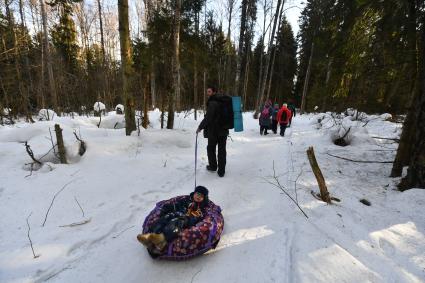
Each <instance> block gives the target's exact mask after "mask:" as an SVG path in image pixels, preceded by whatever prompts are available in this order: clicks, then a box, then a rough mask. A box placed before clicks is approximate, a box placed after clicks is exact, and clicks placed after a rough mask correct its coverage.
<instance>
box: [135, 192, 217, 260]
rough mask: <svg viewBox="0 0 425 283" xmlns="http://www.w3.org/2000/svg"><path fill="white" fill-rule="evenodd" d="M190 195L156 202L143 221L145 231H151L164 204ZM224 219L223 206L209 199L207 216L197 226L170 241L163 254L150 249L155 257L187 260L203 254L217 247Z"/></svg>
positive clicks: (206, 208) (185, 230)
mask: <svg viewBox="0 0 425 283" xmlns="http://www.w3.org/2000/svg"><path fill="white" fill-rule="evenodd" d="M184 198H189V196H178V197H174V198H171V199H169V200H163V201H160V202H158V203H157V204H156V206H155V208H154V209H153V210H152V211H151V212H150V213H149V215H148V216H147V217H146V219H145V221H144V223H143V233H149V231H150V229H149V228H150V227H151V226H152V225H153V224H154V223H155V222H156V221H157V220H158V219H159V216H160V212H161V207H162V206H163V205H164V204H168V203H173V202H176V201H179V200H182V199H184ZM223 227H224V219H223V215H222V214H221V208H220V206H218V205H215V204H214V203H213V202H212V201H210V200H209V201H208V205H207V206H206V207H205V217H204V219H203V220H202V221H200V222H198V223H197V224H196V225H195V226H192V227H189V228H187V229H184V230H183V231H181V232H180V234H179V236H178V237H177V238H176V239H174V240H173V241H172V242H170V243H168V245H167V247H166V248H165V249H164V252H163V254H160V255H157V254H154V253H152V251H150V250H149V249H148V252H149V254H150V255H151V256H152V257H153V258H158V259H167V260H186V259H189V258H192V257H195V256H197V255H201V254H203V253H205V252H207V251H208V250H210V249H215V247H216V246H217V244H218V242H219V241H220V236H221V233H222V232H223Z"/></svg>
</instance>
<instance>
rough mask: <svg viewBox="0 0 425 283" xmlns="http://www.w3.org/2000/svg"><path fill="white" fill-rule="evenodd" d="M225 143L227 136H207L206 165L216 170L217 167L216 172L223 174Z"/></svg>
mask: <svg viewBox="0 0 425 283" xmlns="http://www.w3.org/2000/svg"><path fill="white" fill-rule="evenodd" d="M226 141H227V136H209V137H208V145H207V153H208V163H209V165H210V167H211V168H213V169H216V168H217V165H218V171H219V172H220V171H221V172H224V171H225V168H226ZM217 145H218V164H217V157H216V150H215V149H216V147H217Z"/></svg>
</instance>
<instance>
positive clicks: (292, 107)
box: [288, 103, 296, 117]
mask: <svg viewBox="0 0 425 283" xmlns="http://www.w3.org/2000/svg"><path fill="white" fill-rule="evenodd" d="M288 109H289V110H291V113H292V117H295V114H296V113H295V106H294V104H291V103H289V104H288Z"/></svg>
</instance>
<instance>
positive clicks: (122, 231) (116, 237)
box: [112, 225, 135, 239]
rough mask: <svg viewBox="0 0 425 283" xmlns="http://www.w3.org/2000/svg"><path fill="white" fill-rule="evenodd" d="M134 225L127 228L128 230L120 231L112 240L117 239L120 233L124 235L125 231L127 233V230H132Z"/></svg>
mask: <svg viewBox="0 0 425 283" xmlns="http://www.w3.org/2000/svg"><path fill="white" fill-rule="evenodd" d="M134 226H135V225H133V226H130V227H128V228H125V229H124V230H122V231H121V232H119V233H118V234H116V235H115V236H113V237H112V238H114V239H115V238H118V237H119V236H120V235H121V234H122V233H124V232H125V231H127V230H129V229H131V228H133V227H134Z"/></svg>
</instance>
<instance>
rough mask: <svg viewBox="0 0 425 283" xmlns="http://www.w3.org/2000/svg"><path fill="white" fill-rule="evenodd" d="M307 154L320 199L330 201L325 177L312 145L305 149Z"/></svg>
mask: <svg viewBox="0 0 425 283" xmlns="http://www.w3.org/2000/svg"><path fill="white" fill-rule="evenodd" d="M307 156H308V160H309V161H310V166H311V169H313V173H314V176H316V180H317V183H318V184H319V188H320V197H321V199H322V200H323V201H324V202H326V203H331V197H330V195H329V192H328V188H327V187H326V182H325V178H324V177H323V174H322V171H321V170H320V167H319V164H318V163H317V160H316V156H315V155H314V149H313V147H312V146H310V147H309V148H308V149H307Z"/></svg>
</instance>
